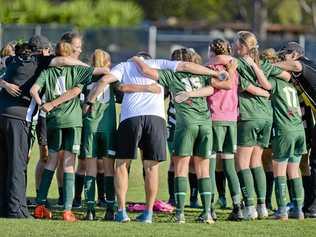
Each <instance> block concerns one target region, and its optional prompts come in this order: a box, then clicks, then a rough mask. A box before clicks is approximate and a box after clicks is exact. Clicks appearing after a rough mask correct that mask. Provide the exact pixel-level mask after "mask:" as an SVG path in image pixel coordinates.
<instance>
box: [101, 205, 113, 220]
mask: <svg viewBox="0 0 316 237" xmlns="http://www.w3.org/2000/svg"><path fill="white" fill-rule="evenodd" d="M103 220H105V221H114V220H115V216H114V209H113V208H110V207H108V208H107V209H106V211H105V214H104V218H103Z"/></svg>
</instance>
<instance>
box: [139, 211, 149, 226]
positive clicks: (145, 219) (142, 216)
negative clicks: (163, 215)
mask: <svg viewBox="0 0 316 237" xmlns="http://www.w3.org/2000/svg"><path fill="white" fill-rule="evenodd" d="M136 221H138V222H141V223H146V224H151V223H152V222H153V213H152V212H149V211H144V212H143V213H142V214H140V215H138V216H137V217H136Z"/></svg>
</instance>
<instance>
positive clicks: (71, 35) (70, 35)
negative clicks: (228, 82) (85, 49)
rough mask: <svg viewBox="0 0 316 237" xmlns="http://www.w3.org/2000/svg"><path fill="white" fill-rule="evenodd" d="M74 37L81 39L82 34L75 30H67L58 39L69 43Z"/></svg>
mask: <svg viewBox="0 0 316 237" xmlns="http://www.w3.org/2000/svg"><path fill="white" fill-rule="evenodd" d="M75 38H79V39H81V38H82V36H81V34H80V33H79V32H77V31H69V32H66V33H65V34H63V36H62V37H61V39H60V40H61V41H65V42H67V43H70V44H71V42H72V40H73V39H75Z"/></svg>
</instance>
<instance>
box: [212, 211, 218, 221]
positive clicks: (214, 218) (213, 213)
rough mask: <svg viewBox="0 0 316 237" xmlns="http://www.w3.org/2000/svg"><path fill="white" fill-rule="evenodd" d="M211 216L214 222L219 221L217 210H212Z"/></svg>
mask: <svg viewBox="0 0 316 237" xmlns="http://www.w3.org/2000/svg"><path fill="white" fill-rule="evenodd" d="M211 215H212V218H213V220H214V221H216V220H217V215H216V212H215V208H211Z"/></svg>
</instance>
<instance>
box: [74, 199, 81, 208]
mask: <svg viewBox="0 0 316 237" xmlns="http://www.w3.org/2000/svg"><path fill="white" fill-rule="evenodd" d="M72 207H73V208H81V207H82V206H81V199H79V200H77V199H74V200H73V202H72Z"/></svg>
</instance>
